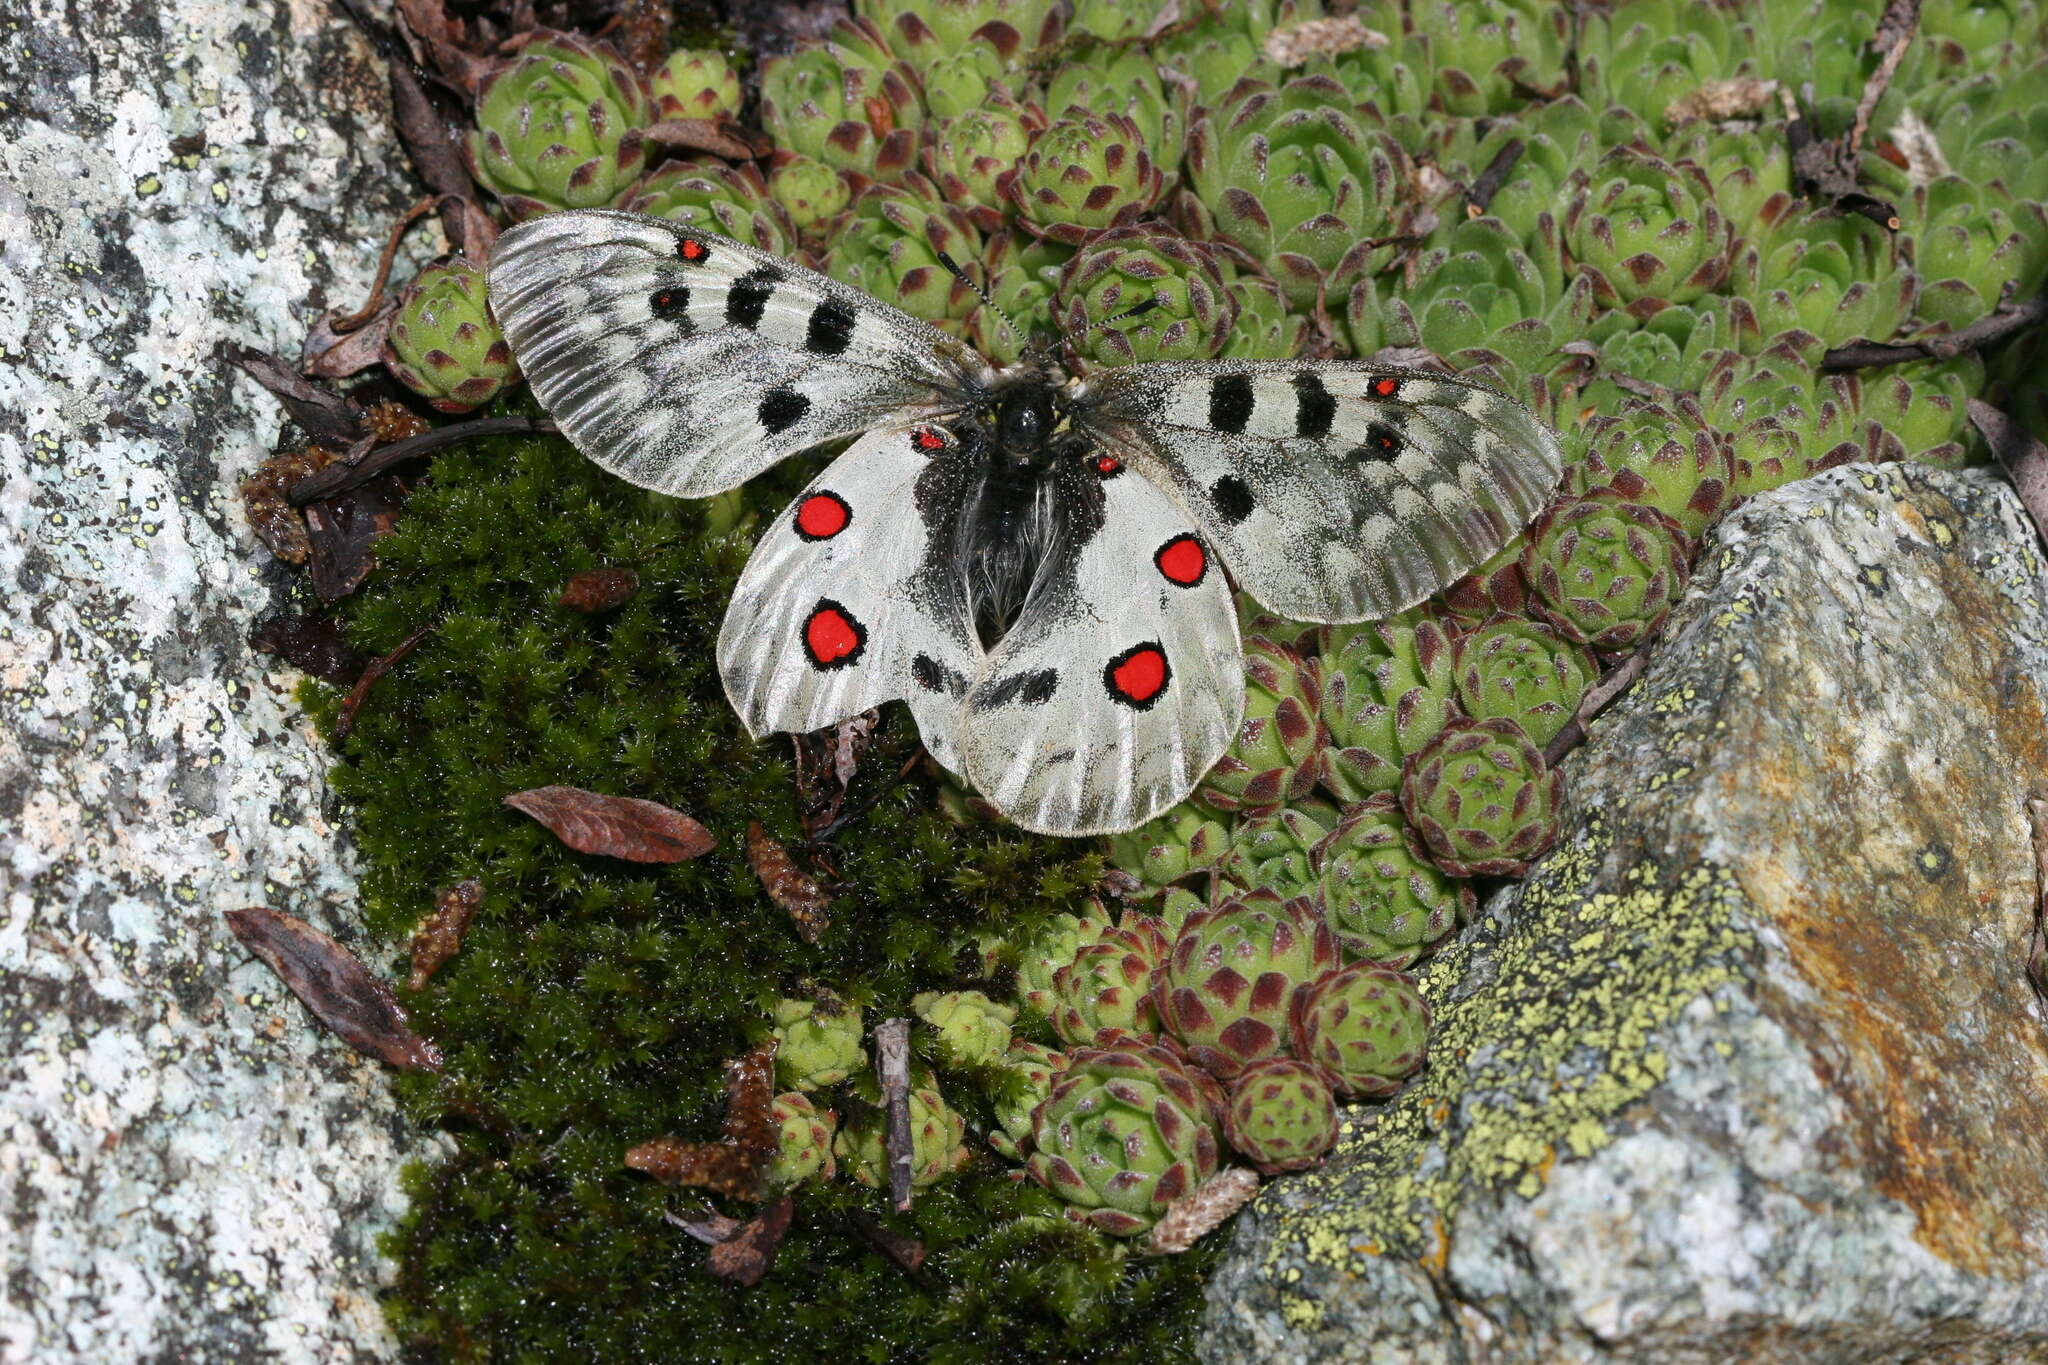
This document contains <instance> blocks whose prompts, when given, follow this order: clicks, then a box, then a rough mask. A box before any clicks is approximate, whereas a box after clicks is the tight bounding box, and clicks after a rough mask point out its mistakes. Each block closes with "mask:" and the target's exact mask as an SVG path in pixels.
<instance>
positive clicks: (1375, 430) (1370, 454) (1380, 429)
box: [1348, 422, 1401, 461]
mask: <svg viewBox="0 0 2048 1365" xmlns="http://www.w3.org/2000/svg"><path fill="white" fill-rule="evenodd" d="M1400 453H1401V433H1400V432H1398V431H1396V430H1395V429H1394V428H1393V427H1391V426H1389V425H1387V424H1386V423H1385V422H1374V423H1373V424H1372V425H1371V426H1368V427H1367V428H1366V429H1365V444H1364V445H1362V446H1355V447H1353V448H1352V449H1351V450H1350V451H1349V452H1348V456H1349V458H1350V459H1352V460H1357V461H1365V460H1391V459H1393V458H1394V457H1395V456H1396V455H1399V454H1400Z"/></svg>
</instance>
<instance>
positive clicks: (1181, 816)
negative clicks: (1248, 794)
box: [1109, 801, 1230, 887]
mask: <svg viewBox="0 0 2048 1365" xmlns="http://www.w3.org/2000/svg"><path fill="white" fill-rule="evenodd" d="M1229 849H1230V831H1229V830H1228V829H1226V828H1225V827H1224V825H1223V822H1222V821H1220V820H1218V819H1217V818H1216V817H1215V815H1214V814H1213V813H1211V812H1210V811H1207V810H1205V809H1203V808H1202V807H1200V806H1198V805H1196V804H1195V803H1194V802H1192V801H1183V802H1182V803H1181V804H1180V805H1178V806H1175V807H1174V808H1173V809H1172V810H1170V811H1168V812H1166V814H1164V815H1162V816H1160V817H1159V818H1158V819H1156V820H1153V821H1151V822H1150V823H1149V824H1143V825H1140V826H1138V827H1137V828H1136V829H1134V830H1131V831H1130V832H1128V833H1126V834H1118V835H1114V836H1112V837H1111V839H1110V841H1109V856H1110V861H1112V862H1114V863H1115V864H1116V865H1117V866H1118V867H1120V868H1122V869H1123V870H1124V871H1126V872H1129V873H1132V874H1134V875H1135V876H1138V877H1142V878H1144V880H1145V881H1146V882H1147V883H1148V884H1149V885H1152V886H1158V887H1164V886H1169V885H1171V884H1172V883H1174V882H1177V881H1179V880H1180V879H1181V878H1182V877H1185V876H1187V875H1188V874H1190V873H1193V872H1206V871H1208V870H1209V869H1210V868H1212V867H1214V866H1216V864H1217V862H1218V860H1219V859H1221V858H1222V857H1223V855H1224V854H1225V853H1227V852H1228V851H1229Z"/></svg>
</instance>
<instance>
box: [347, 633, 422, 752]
mask: <svg viewBox="0 0 2048 1365" xmlns="http://www.w3.org/2000/svg"><path fill="white" fill-rule="evenodd" d="M435 624H436V623H435V622H433V621H429V622H427V623H426V624H425V625H423V626H421V627H420V628H419V629H418V630H416V631H414V632H413V633H412V634H410V635H408V636H406V637H405V642H404V643H403V644H401V645H399V647H398V648H396V649H394V650H392V651H391V652H390V653H389V654H386V655H385V656H384V657H383V658H381V659H372V660H370V662H369V663H368V664H367V665H365V666H364V668H363V676H362V677H360V678H357V679H356V685H355V686H354V687H351V688H350V689H349V690H348V696H346V697H344V698H343V699H342V702H341V710H340V712H339V713H337V714H336V716H335V717H334V742H335V743H336V744H339V743H341V742H342V741H343V740H345V739H347V738H348V732H349V731H351V730H353V729H355V728H356V712H357V711H360V710H361V709H362V706H363V700H364V698H366V697H368V696H369V695H370V688H371V687H372V686H373V685H374V684H375V683H376V681H377V679H379V678H381V677H383V676H384V675H385V674H386V673H389V672H390V671H391V666H392V665H393V664H396V663H397V662H398V661H399V660H400V659H403V658H404V657H405V656H406V655H408V654H410V653H412V652H413V651H414V650H415V649H418V648H419V644H420V641H422V640H424V639H426V638H427V632H428V631H430V630H432V629H433V628H434V626H435Z"/></svg>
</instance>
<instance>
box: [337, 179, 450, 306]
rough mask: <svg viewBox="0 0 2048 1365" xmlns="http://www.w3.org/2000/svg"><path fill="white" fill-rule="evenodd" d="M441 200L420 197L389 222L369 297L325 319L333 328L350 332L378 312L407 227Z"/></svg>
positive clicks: (431, 209)
mask: <svg viewBox="0 0 2048 1365" xmlns="http://www.w3.org/2000/svg"><path fill="white" fill-rule="evenodd" d="M440 202H441V196H439V195H429V196H428V197H427V198H425V199H422V200H420V201H419V202H418V203H417V204H414V205H413V206H412V207H411V208H409V209H407V210H406V211H405V212H404V213H402V214H400V215H399V218H398V221H397V222H396V223H393V224H392V225H391V235H390V236H389V237H388V238H386V239H385V241H384V254H383V256H382V257H380V258H379V259H378V261H377V278H376V279H375V280H373V281H372V282H371V284H370V300H369V302H367V303H365V304H364V305H363V306H362V307H361V308H359V309H357V310H356V311H355V312H353V313H350V314H348V315H347V316H346V317H339V318H336V319H334V321H332V322H330V323H328V324H327V325H328V327H329V328H330V329H332V330H333V331H335V332H353V331H355V330H356V328H358V327H360V326H362V325H363V324H364V323H366V322H368V321H369V320H370V319H371V318H373V317H375V316H377V310H378V309H379V308H381V307H383V305H384V285H385V284H386V282H388V281H389V280H390V279H391V262H392V261H393V260H394V259H395V258H396V257H397V255H398V244H399V242H400V241H402V240H404V238H405V232H406V229H407V228H410V227H411V226H412V225H413V224H414V223H417V222H418V221H419V220H420V219H421V218H423V217H425V216H426V215H427V214H429V213H431V212H432V211H433V210H434V209H435V207H437V206H438V205H439V204H440Z"/></svg>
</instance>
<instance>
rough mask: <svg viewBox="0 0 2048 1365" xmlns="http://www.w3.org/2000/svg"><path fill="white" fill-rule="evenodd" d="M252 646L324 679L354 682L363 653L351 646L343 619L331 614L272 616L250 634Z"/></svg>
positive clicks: (361, 667)
mask: <svg viewBox="0 0 2048 1365" xmlns="http://www.w3.org/2000/svg"><path fill="white" fill-rule="evenodd" d="M249 648H251V649H253V650H255V651H256V652H257V653H259V654H271V655H275V656H276V657H277V658H280V659H283V660H284V661H285V662H286V663H288V664H290V665H291V666H292V667H294V668H296V669H298V670H299V671H300V672H302V673H306V674H310V675H311V676H313V677H315V678H318V679H320V680H321V681H322V682H331V683H352V682H354V681H355V680H356V678H357V677H358V676H360V675H361V673H362V671H363V656H362V655H360V654H358V653H356V652H355V650H353V649H351V648H350V647H349V643H348V637H347V636H346V635H345V634H343V633H342V629H341V624H340V622H338V621H336V620H334V618H332V617H329V616H319V617H314V616H288V615H286V616H273V617H271V618H270V619H269V620H267V621H264V622H262V623H261V624H260V625H258V626H257V627H256V629H255V630H253V631H251V632H250V633H249Z"/></svg>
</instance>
